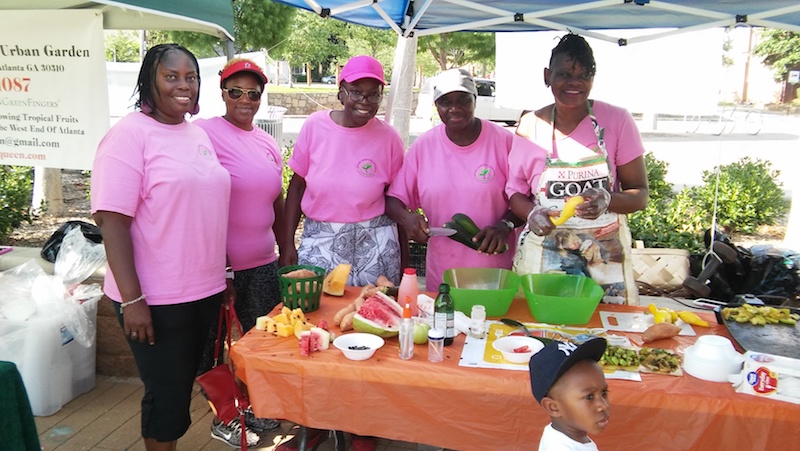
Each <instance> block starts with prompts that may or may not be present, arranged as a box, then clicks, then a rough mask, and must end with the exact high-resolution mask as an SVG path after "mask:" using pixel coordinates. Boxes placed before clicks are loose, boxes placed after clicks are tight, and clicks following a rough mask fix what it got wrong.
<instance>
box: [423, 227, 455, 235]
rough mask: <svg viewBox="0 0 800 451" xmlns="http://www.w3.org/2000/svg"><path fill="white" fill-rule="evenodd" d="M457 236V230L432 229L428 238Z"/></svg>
mask: <svg viewBox="0 0 800 451" xmlns="http://www.w3.org/2000/svg"><path fill="white" fill-rule="evenodd" d="M455 234H456V230H455V229H449V228H447V227H431V228H430V232H429V233H428V236H451V235H455Z"/></svg>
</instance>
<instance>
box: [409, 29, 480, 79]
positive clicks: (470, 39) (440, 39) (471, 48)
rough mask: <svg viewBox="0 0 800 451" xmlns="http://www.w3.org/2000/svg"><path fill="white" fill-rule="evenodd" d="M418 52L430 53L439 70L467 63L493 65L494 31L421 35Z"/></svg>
mask: <svg viewBox="0 0 800 451" xmlns="http://www.w3.org/2000/svg"><path fill="white" fill-rule="evenodd" d="M418 45H419V48H418V52H427V53H430V54H431V55H432V56H433V58H434V59H435V60H436V62H437V63H439V69H440V70H447V69H452V68H454V67H461V66H463V65H465V64H468V63H485V64H488V65H492V66H493V65H494V56H495V40H494V33H478V32H467V31H464V32H457V33H442V34H438V35H429V36H422V37H420V38H419V44H418Z"/></svg>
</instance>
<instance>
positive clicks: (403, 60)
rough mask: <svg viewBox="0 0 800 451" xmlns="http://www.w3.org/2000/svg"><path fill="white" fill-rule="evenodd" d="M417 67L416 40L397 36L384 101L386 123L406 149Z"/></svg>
mask: <svg viewBox="0 0 800 451" xmlns="http://www.w3.org/2000/svg"><path fill="white" fill-rule="evenodd" d="M416 65H417V38H416V37H414V36H412V37H409V38H404V37H402V36H397V46H396V47H395V50H394V63H393V66H392V79H391V86H390V88H391V89H390V92H389V98H388V99H387V101H386V117H385V119H386V122H388V123H389V124H391V125H393V126H394V128H395V129H396V130H397V132H398V133H400V137H401V138H402V139H403V146H404V148H406V149H408V145H409V135H410V128H411V100H412V98H413V96H412V93H411V88H412V87H413V85H414V71H415V69H416Z"/></svg>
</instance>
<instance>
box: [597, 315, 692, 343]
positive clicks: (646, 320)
mask: <svg viewBox="0 0 800 451" xmlns="http://www.w3.org/2000/svg"><path fill="white" fill-rule="evenodd" d="M600 321H602V322H603V327H605V328H606V329H607V330H618V331H620V332H644V331H645V330H647V328H648V327H650V326H652V325H653V324H654V323H655V322H654V321H653V315H648V314H646V313H644V312H642V313H623V312H603V311H601V312H600ZM675 324H676V325H677V326H679V327H680V328H681V332H680V333H679V334H678V335H683V336H688V337H693V336H695V335H697V333H696V332H695V331H694V329H692V325H691V324H688V323H685V322H683V321H681V320H678V322H676V323H675Z"/></svg>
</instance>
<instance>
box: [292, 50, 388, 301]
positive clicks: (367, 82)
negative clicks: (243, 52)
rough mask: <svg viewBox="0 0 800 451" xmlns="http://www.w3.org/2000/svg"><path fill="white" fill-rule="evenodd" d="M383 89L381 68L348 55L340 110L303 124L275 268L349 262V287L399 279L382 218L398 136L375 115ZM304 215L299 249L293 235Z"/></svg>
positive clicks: (371, 60) (319, 114)
mask: <svg viewBox="0 0 800 451" xmlns="http://www.w3.org/2000/svg"><path fill="white" fill-rule="evenodd" d="M385 84H386V82H385V81H384V76H383V66H381V64H380V63H379V62H378V61H377V60H375V59H374V58H372V57H369V56H364V55H362V56H355V57H353V58H350V60H349V61H348V62H347V64H345V66H344V67H343V68H342V72H341V80H340V83H339V94H338V96H339V100H340V101H341V102H342V105H343V106H344V108H343V109H341V110H334V111H319V112H316V113H314V114H312V115H311V116H309V117H308V119H307V120H306V121H305V123H304V124H303V127H302V129H301V130H300V133H299V135H298V136H297V142H296V143H295V145H294V150H293V151H292V156H291V157H290V158H289V161H288V165H289V167H290V168H291V169H292V170H293V171H294V175H293V176H292V180H291V182H290V183H289V188H288V192H287V195H286V215H285V229H286V231H285V235H284V237H283V238H284V239H285V240H286V242H285V243H284V245H283V249H285V252H281V256H280V261H281V265H282V266H286V265H292V264H295V263H299V264H306V265H315V266H319V267H321V268H324V269H325V270H326V271H330V270H331V269H333V268H334V267H336V265H338V264H340V263H349V264H351V265H352V269H351V271H350V276H349V278H348V279H347V284H348V285H354V286H365V285H367V284H370V283H375V282H376V281H377V279H378V277H379V276H381V275H385V276H386V277H388V278H389V280H391V281H392V282H394V283H395V284H398V283H399V282H400V245H399V242H398V235H397V225H396V224H395V223H394V222H393V221H392V220H390V219H389V218H388V217H387V216H386V215H385V211H386V201H385V199H386V196H385V192H386V189H387V188H388V186H389V184H390V183H391V182H392V180H393V179H394V177H395V175H396V174H397V171H399V170H400V166H401V164H402V162H403V142H402V140H401V139H400V135H399V134H398V133H397V131H396V130H395V129H394V128H393V127H392V126H391V125H389V124H387V123H386V122H384V121H382V120H380V119H378V118H376V117H375V114H376V113H377V112H378V108H379V107H380V102H381V99H382V98H383V87H384V85H385ZM301 215H305V220H304V222H303V236H302V238H301V240H300V247H299V248H298V249H297V250H295V247H294V234H295V231H296V230H297V226H298V224H299V222H300V217H301Z"/></svg>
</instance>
